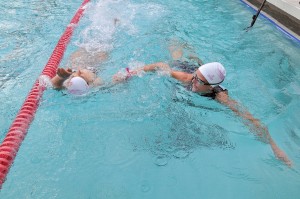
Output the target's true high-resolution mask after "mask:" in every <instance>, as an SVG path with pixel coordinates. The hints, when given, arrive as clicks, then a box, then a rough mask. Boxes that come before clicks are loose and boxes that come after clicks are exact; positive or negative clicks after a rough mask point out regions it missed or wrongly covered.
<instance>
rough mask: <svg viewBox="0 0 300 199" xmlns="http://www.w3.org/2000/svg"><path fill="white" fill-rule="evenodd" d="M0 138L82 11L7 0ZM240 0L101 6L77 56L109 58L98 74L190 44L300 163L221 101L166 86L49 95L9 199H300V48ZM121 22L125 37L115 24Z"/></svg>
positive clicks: (79, 38) (6, 190)
mask: <svg viewBox="0 0 300 199" xmlns="http://www.w3.org/2000/svg"><path fill="white" fill-rule="evenodd" d="M0 4H1V6H2V7H3V8H4V11H5V14H4V15H1V17H0V21H1V25H0V26H1V29H3V30H4V31H1V33H0V34H1V37H0V52H1V59H0V63H1V67H0V71H1V73H0V75H1V77H0V78H1V93H0V99H1V102H2V104H1V106H0V107H1V109H0V110H1V113H2V114H1V116H0V117H1V119H0V124H1V125H0V128H1V131H0V132H1V135H0V136H1V139H3V138H4V136H5V132H6V131H7V129H8V128H9V125H10V124H11V121H12V120H13V119H14V117H15V115H16V113H17V111H18V110H19V108H20V106H21V105H22V103H23V101H24V98H25V97H26V95H27V93H28V92H29V90H30V88H31V86H32V85H33V83H34V81H35V80H36V79H37V78H38V76H39V74H40V72H41V70H42V69H43V67H44V65H45V63H46V62H47V60H48V58H49V56H50V55H51V53H52V50H53V48H54V47H55V45H56V42H57V40H58V39H59V37H60V35H61V34H62V32H63V30H64V29H65V27H66V25H67V24H68V23H69V21H70V19H71V17H72V16H73V14H74V12H75V10H76V9H77V8H78V7H79V5H80V4H81V1H73V2H72V3H69V2H65V1H48V2H40V1H31V3H28V4H25V3H20V2H19V3H18V2H13V3H9V2H1V3H0ZM251 15H252V13H251V10H250V9H249V8H247V7H245V5H244V4H243V3H241V2H240V1H233V0H231V1H228V2H227V3H226V4H225V3H223V4H222V3H220V2H219V1H216V0H212V1H204V0H198V1H196V0H193V1H184V2H183V1H169V0H167V1H148V2H147V3H145V2H144V1H120V0H119V1H113V0H111V1H109V0H106V1H93V2H92V6H91V7H89V8H88V9H87V11H86V13H85V16H84V18H83V19H82V20H81V22H80V25H79V26H78V27H77V29H76V32H75V34H74V35H73V39H72V41H71V43H70V45H69V47H68V49H67V52H66V55H65V58H64V60H63V62H62V64H61V65H62V66H64V65H67V64H68V57H69V55H70V54H71V53H72V52H73V51H74V50H76V49H77V48H78V47H85V48H88V49H92V48H95V47H96V48H97V47H99V46H100V47H101V48H104V49H106V50H108V51H110V57H109V59H108V61H107V62H105V63H104V64H103V65H102V66H100V67H101V70H100V72H99V75H101V77H102V78H103V79H104V80H105V81H106V82H109V81H110V78H111V76H112V75H113V74H115V73H116V72H117V71H119V70H122V69H124V68H125V67H126V66H130V67H135V66H140V65H143V63H151V62H156V61H161V60H168V59H170V55H169V53H168V50H167V49H168V45H169V44H170V43H171V42H174V41H175V42H181V43H183V44H184V45H185V46H186V48H187V49H188V50H189V51H191V52H195V53H197V54H198V55H199V56H200V57H201V58H202V59H203V61H204V62H210V61H219V62H222V63H223V64H224V66H225V67H226V69H227V74H228V75H227V79H226V80H225V82H224V86H225V87H227V88H228V89H229V92H230V95H231V96H232V97H233V98H234V99H236V100H238V101H239V102H241V103H242V104H243V105H245V106H246V107H247V108H248V110H250V112H252V113H253V114H254V115H255V116H256V117H258V118H260V119H261V121H262V122H263V123H265V124H266V125H267V126H268V128H269V130H270V133H271V135H272V137H273V138H274V139H275V140H276V142H277V143H278V145H279V146H280V147H281V148H282V149H283V150H284V151H285V152H286V153H287V154H288V156H289V157H290V158H291V159H292V160H293V163H294V167H293V168H292V169H290V168H288V167H287V166H285V165H284V164H282V163H281V162H280V161H278V160H276V158H275V157H274V155H273V153H272V150H271V148H270V147H269V145H267V144H265V143H262V142H260V141H258V140H257V139H256V138H255V136H254V135H253V134H251V132H250V131H249V129H248V128H247V127H246V126H244V124H243V123H242V122H241V120H240V119H239V118H238V117H236V116H235V115H234V114H233V113H232V112H230V111H229V110H228V109H226V108H225V107H223V106H221V105H220V104H218V103H216V102H214V101H212V100H209V99H206V98H201V97H199V96H198V95H196V94H193V93H190V92H188V91H186V90H185V89H184V88H183V87H182V86H181V85H179V84H177V82H176V81H174V80H171V79H170V78H168V77H167V76H164V75H154V74H147V75H144V76H143V77H141V78H138V77H137V78H133V79H132V80H131V81H128V82H126V83H125V84H120V85H117V86H114V87H110V88H99V89H94V90H93V91H92V92H91V93H90V94H89V95H88V96H86V97H82V98H74V97H72V96H70V95H66V93H65V92H57V91H54V90H50V89H49V90H47V91H46V92H45V93H44V96H43V100H42V103H41V104H40V107H39V109H38V111H37V113H36V116H35V120H34V121H33V123H32V125H31V127H30V129H29V131H28V134H27V136H26V138H25V140H24V142H23V144H22V146H21V148H20V150H19V153H18V155H17V157H16V159H15V162H14V165H13V167H12V168H11V170H10V173H9V175H8V178H7V181H6V182H5V184H4V185H3V188H2V190H1V193H0V194H1V198H199V197H202V198H241V197H243V198H253V197H256V198H257V197H258V198H298V195H299V191H298V190H299V189H298V187H299V184H300V182H299V155H298V151H299V146H300V138H299V136H300V135H299V128H300V126H299V116H298V115H299V114H298V112H299V94H300V87H299V85H300V78H299V72H300V69H299V63H300V57H299V53H300V46H299V44H298V43H296V42H294V41H293V40H291V39H290V38H288V37H287V36H286V35H284V34H283V33H282V32H280V31H278V30H277V29H276V27H274V26H273V25H272V24H270V23H269V22H268V21H267V20H265V19H262V18H259V19H258V21H257V22H256V24H255V27H254V28H253V29H252V30H251V31H250V32H248V33H246V32H244V31H243V29H244V28H245V27H247V26H248V25H249V23H250V21H251ZM114 18H119V19H120V25H119V26H118V27H117V28H114V27H113V26H111V21H113V19H114Z"/></svg>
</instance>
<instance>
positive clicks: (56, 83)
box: [51, 68, 72, 89]
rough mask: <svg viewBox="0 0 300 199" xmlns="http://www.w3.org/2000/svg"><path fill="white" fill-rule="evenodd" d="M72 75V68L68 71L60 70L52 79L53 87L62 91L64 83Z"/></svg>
mask: <svg viewBox="0 0 300 199" xmlns="http://www.w3.org/2000/svg"><path fill="white" fill-rule="evenodd" d="M71 74H72V70H71V69H70V68H68V69H67V70H65V69H64V68H58V69H57V73H56V75H55V76H54V77H53V78H52V79H51V83H52V86H53V87H54V88H56V89H62V88H63V83H64V81H65V80H66V79H68V78H69V77H70V75H71Z"/></svg>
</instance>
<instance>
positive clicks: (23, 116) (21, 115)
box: [0, 0, 90, 189]
mask: <svg viewBox="0 0 300 199" xmlns="http://www.w3.org/2000/svg"><path fill="white" fill-rule="evenodd" d="M89 1H90V0H84V1H83V3H82V4H81V6H80V7H79V9H78V10H77V12H76V13H75V15H74V16H73V18H72V20H71V22H70V24H69V25H68V26H67V28H66V29H65V32H64V33H63V35H62V36H61V38H60V39H59V41H58V43H57V45H56V47H55V48H54V50H53V52H52V55H51V57H50V58H49V60H48V62H47V64H46V66H45V67H44V70H43V71H42V73H41V75H47V76H49V77H50V78H52V77H54V76H55V74H56V70H57V68H58V65H59V63H60V62H61V60H62V58H63V55H64V53H65V50H66V48H67V45H68V43H69V41H70V39H71V36H72V34H73V31H74V29H75V27H76V25H77V24H78V22H79V20H80V18H81V17H82V15H83V12H84V10H85V9H86V5H87V3H88V2H89ZM44 90H46V87H45V86H44V85H43V84H40V82H39V80H38V79H37V80H36V81H35V83H34V85H33V87H32V89H31V91H30V92H29V94H28V96H27V97H26V99H25V102H24V103H23V105H22V107H21V109H20V110H19V112H18V114H17V116H16V118H15V119H14V121H13V123H12V124H11V126H10V128H9V130H8V132H7V134H6V136H5V138H4V140H3V142H2V144H1V145H0V189H1V188H2V185H3V183H4V181H5V179H6V176H7V174H8V172H9V169H10V167H11V165H12V164H13V161H14V159H15V157H16V155H17V152H18V150H19V148H20V146H21V144H22V141H23V140H24V138H25V136H26V134H27V131H28V128H29V126H30V124H31V122H32V121H33V119H34V115H35V112H36V110H37V109H38V106H39V102H40V99H41V98H42V95H43V92H44Z"/></svg>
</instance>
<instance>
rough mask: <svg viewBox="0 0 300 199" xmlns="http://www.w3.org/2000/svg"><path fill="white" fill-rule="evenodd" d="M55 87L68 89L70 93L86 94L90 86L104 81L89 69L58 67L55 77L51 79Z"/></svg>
mask: <svg viewBox="0 0 300 199" xmlns="http://www.w3.org/2000/svg"><path fill="white" fill-rule="evenodd" d="M51 83H52V86H53V87H54V88H55V89H67V90H68V92H69V93H70V94H74V95H84V94H86V93H87V92H88V91H89V88H91V87H95V86H99V85H101V84H102V81H101V79H100V78H99V77H97V75H96V74H95V73H94V72H93V71H91V70H88V69H78V70H77V71H73V70H72V69H70V68H68V69H64V68H58V69H57V73H56V75H55V77H53V78H52V79H51Z"/></svg>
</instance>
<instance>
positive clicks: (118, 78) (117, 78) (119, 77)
mask: <svg viewBox="0 0 300 199" xmlns="http://www.w3.org/2000/svg"><path fill="white" fill-rule="evenodd" d="M127 69H128V68H127ZM157 70H163V71H167V72H170V71H171V68H170V66H169V65H168V64H166V63H164V62H157V63H153V64H148V65H145V66H143V67H140V68H137V69H133V70H129V69H128V71H127V74H122V73H120V72H118V73H117V74H115V75H114V76H113V83H121V82H124V81H125V80H128V79H129V78H130V77H132V76H137V75H139V74H141V73H142V72H154V71H157Z"/></svg>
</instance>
